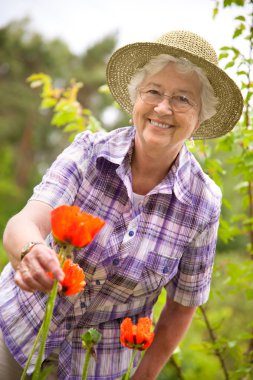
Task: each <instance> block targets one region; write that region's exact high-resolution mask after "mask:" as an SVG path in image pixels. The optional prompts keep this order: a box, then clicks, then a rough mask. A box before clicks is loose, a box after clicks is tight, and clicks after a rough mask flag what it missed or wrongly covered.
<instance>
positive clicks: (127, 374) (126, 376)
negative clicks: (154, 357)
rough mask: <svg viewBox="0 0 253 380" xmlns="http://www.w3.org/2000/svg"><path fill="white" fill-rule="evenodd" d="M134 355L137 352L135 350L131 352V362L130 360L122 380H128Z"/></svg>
mask: <svg viewBox="0 0 253 380" xmlns="http://www.w3.org/2000/svg"><path fill="white" fill-rule="evenodd" d="M136 354H137V350H136V349H135V350H133V353H132V357H131V360H130V364H129V367H128V369H127V373H126V374H125V376H124V380H128V379H129V378H130V375H131V370H132V366H133V363H134V358H135V355H136Z"/></svg>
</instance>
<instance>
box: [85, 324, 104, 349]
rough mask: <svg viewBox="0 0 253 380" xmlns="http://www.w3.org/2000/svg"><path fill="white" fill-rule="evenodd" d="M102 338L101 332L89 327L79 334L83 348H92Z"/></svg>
mask: <svg viewBox="0 0 253 380" xmlns="http://www.w3.org/2000/svg"><path fill="white" fill-rule="evenodd" d="M101 338H102V334H101V333H100V332H99V331H97V330H96V329H93V328H91V329H89V330H88V331H86V333H85V334H83V335H81V339H82V344H83V347H84V348H87V349H91V348H93V347H94V346H95V345H96V344H97V343H99V341H100V340H101Z"/></svg>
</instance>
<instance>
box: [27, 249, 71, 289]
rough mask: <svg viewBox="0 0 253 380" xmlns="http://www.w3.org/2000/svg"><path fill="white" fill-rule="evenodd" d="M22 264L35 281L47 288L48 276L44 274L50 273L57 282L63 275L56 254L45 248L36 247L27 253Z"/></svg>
mask: <svg viewBox="0 0 253 380" xmlns="http://www.w3.org/2000/svg"><path fill="white" fill-rule="evenodd" d="M23 262H24V264H25V265H26V266H27V267H28V268H29V269H30V270H31V272H32V273H34V275H35V278H36V280H37V281H42V283H44V284H45V286H47V285H48V284H49V283H48V276H47V274H46V273H48V272H50V273H52V274H53V277H54V278H55V279H56V280H57V281H62V280H63V278H64V273H63V271H62V269H61V267H60V263H59V260H58V258H57V254H56V253H55V252H54V251H53V250H52V249H51V248H49V247H47V246H42V245H40V246H36V247H34V248H33V250H32V251H31V252H29V253H28V254H27V255H26V256H25V258H24V259H23Z"/></svg>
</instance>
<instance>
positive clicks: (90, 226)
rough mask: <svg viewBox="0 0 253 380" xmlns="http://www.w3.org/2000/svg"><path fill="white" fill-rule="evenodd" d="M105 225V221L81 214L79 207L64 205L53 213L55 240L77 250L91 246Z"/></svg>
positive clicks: (52, 222) (52, 223)
mask: <svg viewBox="0 0 253 380" xmlns="http://www.w3.org/2000/svg"><path fill="white" fill-rule="evenodd" d="M104 224H105V222H104V220H102V219H100V218H98V217H94V216H93V215H90V214H87V213H85V212H81V211H80V208H79V207H78V206H67V205H63V206H59V207H57V208H55V209H54V210H53V211H52V212H51V225H52V234H53V236H54V238H55V239H56V240H57V241H59V242H61V243H63V244H70V245H72V246H74V247H77V248H82V247H84V246H85V245H87V244H89V243H90V242H91V241H92V240H93V238H94V236H95V235H96V234H97V233H98V232H99V231H100V230H101V228H102V227H103V226H104Z"/></svg>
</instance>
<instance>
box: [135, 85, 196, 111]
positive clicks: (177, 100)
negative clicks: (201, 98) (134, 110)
mask: <svg viewBox="0 0 253 380" xmlns="http://www.w3.org/2000/svg"><path fill="white" fill-rule="evenodd" d="M139 94H140V97H141V99H142V100H143V102H145V103H147V104H150V105H152V106H156V105H158V104H159V103H161V102H162V101H163V100H164V98H168V102H169V105H170V107H171V109H172V110H173V111H174V112H182V113H183V112H187V111H188V110H189V109H191V108H193V107H196V106H197V104H196V103H195V102H194V101H193V100H191V99H189V98H188V97H187V96H185V95H182V94H179V95H171V96H170V95H164V94H162V93H161V92H159V91H157V90H153V89H149V90H146V89H139Z"/></svg>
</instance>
